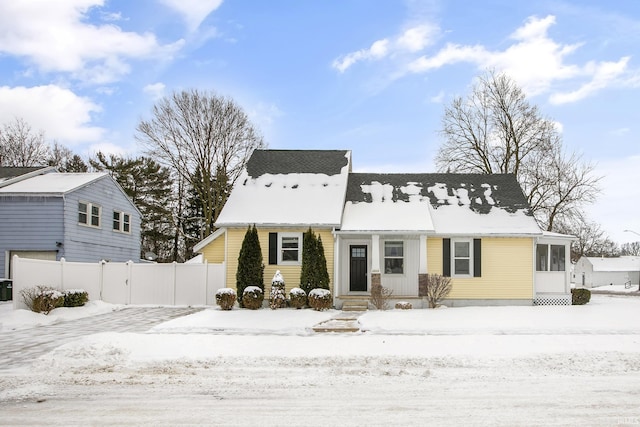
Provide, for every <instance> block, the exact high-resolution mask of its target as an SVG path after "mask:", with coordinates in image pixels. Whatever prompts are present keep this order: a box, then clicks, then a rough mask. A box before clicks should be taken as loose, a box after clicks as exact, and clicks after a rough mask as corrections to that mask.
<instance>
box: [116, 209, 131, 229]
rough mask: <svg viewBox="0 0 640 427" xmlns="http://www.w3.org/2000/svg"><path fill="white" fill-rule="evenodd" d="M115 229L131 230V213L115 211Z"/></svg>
mask: <svg viewBox="0 0 640 427" xmlns="http://www.w3.org/2000/svg"><path fill="white" fill-rule="evenodd" d="M113 231H120V232H122V233H130V232H131V215H129V214H128V213H125V212H120V211H113Z"/></svg>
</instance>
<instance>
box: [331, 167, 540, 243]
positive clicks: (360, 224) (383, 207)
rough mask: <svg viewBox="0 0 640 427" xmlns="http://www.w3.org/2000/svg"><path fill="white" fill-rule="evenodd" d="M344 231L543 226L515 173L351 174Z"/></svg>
mask: <svg viewBox="0 0 640 427" xmlns="http://www.w3.org/2000/svg"><path fill="white" fill-rule="evenodd" d="M341 230H342V231H424V232H435V233H437V234H447V235H461V234H466V235H468V234H484V235H487V234H510V235H521V234H532V235H541V234H542V233H541V231H540V229H539V227H538V225H537V223H536V221H535V219H534V218H533V216H532V215H531V213H530V211H529V207H528V205H527V201H526V199H525V197H524V195H523V194H522V190H521V189H520V186H519V185H518V182H517V180H516V178H515V176H514V175H511V174H504V175H500V174H494V175H482V174H370V173H365V174H361V173H355V174H350V176H349V182H348V185H347V196H346V204H345V210H344V217H343V220H342V227H341Z"/></svg>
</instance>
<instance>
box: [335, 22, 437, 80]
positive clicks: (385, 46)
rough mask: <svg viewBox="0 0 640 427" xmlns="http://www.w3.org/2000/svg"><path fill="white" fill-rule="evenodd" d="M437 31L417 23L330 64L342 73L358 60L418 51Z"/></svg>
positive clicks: (431, 41) (378, 58) (377, 58)
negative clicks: (396, 34) (398, 33)
mask: <svg viewBox="0 0 640 427" xmlns="http://www.w3.org/2000/svg"><path fill="white" fill-rule="evenodd" d="M438 32H439V29H438V27H436V26H433V25H429V24H421V25H417V26H414V27H411V28H409V29H407V30H405V31H404V32H402V33H401V34H400V35H398V36H395V37H393V38H391V39H389V38H384V39H381V40H377V41H375V42H373V43H372V44H371V47H369V48H368V49H360V50H357V51H355V52H351V53H347V54H346V55H342V56H340V57H338V58H336V59H335V60H334V61H333V64H332V66H333V68H335V69H336V70H338V71H339V72H341V73H343V72H345V71H346V70H347V69H348V68H349V67H351V66H352V65H354V64H355V63H357V62H359V61H365V60H371V61H376V60H380V59H383V58H385V57H387V56H392V55H394V54H398V53H402V52H410V53H414V52H419V51H422V50H423V49H424V48H426V47H427V46H429V45H430V44H432V43H433V40H434V38H435V36H436V35H437V33H438Z"/></svg>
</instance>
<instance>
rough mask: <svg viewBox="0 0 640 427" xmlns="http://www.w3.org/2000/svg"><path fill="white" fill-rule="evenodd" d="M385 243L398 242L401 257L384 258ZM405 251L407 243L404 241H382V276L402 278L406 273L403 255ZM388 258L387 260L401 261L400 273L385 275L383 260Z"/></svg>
mask: <svg viewBox="0 0 640 427" xmlns="http://www.w3.org/2000/svg"><path fill="white" fill-rule="evenodd" d="M387 242H400V243H402V256H401V257H399V256H385V247H386V244H387ZM406 250H407V242H406V241H405V240H398V239H388V240H383V241H382V251H381V255H382V262H381V266H382V268H381V270H382V274H383V275H388V276H393V277H403V276H404V275H405V273H406V270H407V262H406V261H407V260H406V257H405V253H406ZM387 258H389V259H402V273H387V272H386V270H385V265H386V263H385V260H386V259H387Z"/></svg>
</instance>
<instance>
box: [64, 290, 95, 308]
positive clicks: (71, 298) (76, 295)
mask: <svg viewBox="0 0 640 427" xmlns="http://www.w3.org/2000/svg"><path fill="white" fill-rule="evenodd" d="M62 293H63V295H64V307H82V306H83V305H85V304H86V303H87V301H89V294H88V293H87V291H85V290H84V289H65V290H64V291H62Z"/></svg>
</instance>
